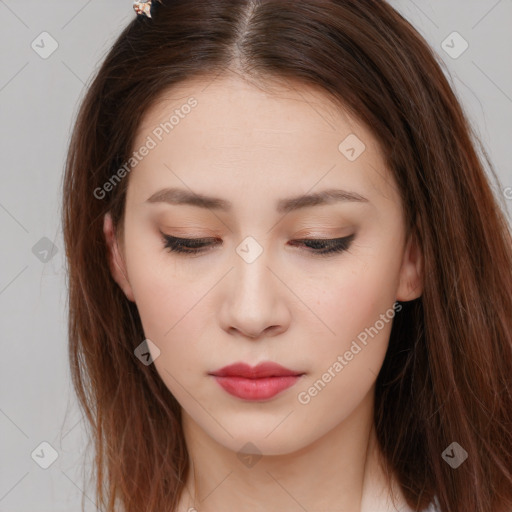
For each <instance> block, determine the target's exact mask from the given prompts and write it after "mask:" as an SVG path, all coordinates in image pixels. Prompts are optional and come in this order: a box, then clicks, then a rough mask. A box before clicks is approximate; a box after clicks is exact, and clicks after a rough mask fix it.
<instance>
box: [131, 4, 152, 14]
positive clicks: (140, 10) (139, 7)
mask: <svg viewBox="0 0 512 512" xmlns="http://www.w3.org/2000/svg"><path fill="white" fill-rule="evenodd" d="M133 10H134V11H135V12H136V13H137V14H145V15H146V16H147V17H148V18H151V0H141V1H140V2H133Z"/></svg>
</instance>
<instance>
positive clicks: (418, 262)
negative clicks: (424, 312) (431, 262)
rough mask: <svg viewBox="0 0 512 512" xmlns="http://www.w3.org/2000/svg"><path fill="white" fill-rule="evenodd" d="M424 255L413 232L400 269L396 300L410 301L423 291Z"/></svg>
mask: <svg viewBox="0 0 512 512" xmlns="http://www.w3.org/2000/svg"><path fill="white" fill-rule="evenodd" d="M422 273H423V255H422V253H421V250H420V247H419V244H418V241H417V238H416V236H415V234H414V233H411V235H410V237H409V240H408V242H407V245H406V248H405V252H404V257H403V261H402V268H401V269H400V284H399V286H398V290H397V297H396V300H398V301H400V302H408V301H411V300H414V299H417V298H418V297H420V296H421V294H422V293H423V276H422Z"/></svg>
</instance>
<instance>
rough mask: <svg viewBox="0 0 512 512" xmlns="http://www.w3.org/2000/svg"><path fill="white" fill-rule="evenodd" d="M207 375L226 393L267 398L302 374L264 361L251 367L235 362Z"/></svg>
mask: <svg viewBox="0 0 512 512" xmlns="http://www.w3.org/2000/svg"><path fill="white" fill-rule="evenodd" d="M209 375H211V376H213V377H214V378H215V380H216V381H217V383H218V384H219V385H220V386H221V387H222V388H223V389H224V391H226V392H227V393H229V394H231V395H233V396H236V397H238V398H241V399H243V400H259V401H261V400H268V399H270V398H272V397H274V396H276V395H277V394H279V393H281V392H282V391H284V390H285V389H288V388H289V387H291V386H293V385H294V384H295V383H296V382H297V380H298V379H299V378H300V377H301V376H302V375H304V373H303V372H298V371H295V370H290V369H288V368H285V367H284V366H281V365H279V364H277V363H272V362H266V363H260V364H259V365H257V366H255V367H251V366H249V365H248V364H245V363H235V364H232V365H229V366H225V367H224V368H221V369H220V370H216V371H214V372H212V373H210V374H209Z"/></svg>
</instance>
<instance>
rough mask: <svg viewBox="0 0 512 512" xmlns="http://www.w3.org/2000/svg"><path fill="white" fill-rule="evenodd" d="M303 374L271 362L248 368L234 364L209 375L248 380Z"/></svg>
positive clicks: (242, 364) (245, 365)
mask: <svg viewBox="0 0 512 512" xmlns="http://www.w3.org/2000/svg"><path fill="white" fill-rule="evenodd" d="M303 374H304V373H303V372H297V371H295V370H290V369H288V368H285V367H284V366H281V365H279V364H277V363H272V362H265V363H260V364H258V365H256V366H254V367H253V366H249V365H248V364H246V363H234V364H230V365H229V366H224V368H221V369H220V370H216V371H214V372H211V373H210V375H215V376H216V377H245V378H248V379H258V378H264V377H283V376H290V375H297V376H298V375H303Z"/></svg>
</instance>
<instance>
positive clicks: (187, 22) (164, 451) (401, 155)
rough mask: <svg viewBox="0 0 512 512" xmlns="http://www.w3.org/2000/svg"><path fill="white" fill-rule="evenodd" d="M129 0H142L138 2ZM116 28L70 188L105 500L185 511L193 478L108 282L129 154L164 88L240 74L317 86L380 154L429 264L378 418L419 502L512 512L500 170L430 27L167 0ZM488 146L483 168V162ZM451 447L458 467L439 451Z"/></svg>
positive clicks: (67, 230) (509, 254) (327, 12)
mask: <svg viewBox="0 0 512 512" xmlns="http://www.w3.org/2000/svg"><path fill="white" fill-rule="evenodd" d="M127 3H128V2H127ZM152 15H153V16H152V18H151V19H150V18H147V17H145V16H142V15H140V16H137V17H135V18H134V19H133V21H131V22H130V23H129V25H128V26H127V27H126V28H125V29H124V30H123V31H122V33H121V35H120V36H119V37H118V39H117V40H116V42H115V44H114V45H113V47H112V49H111V50H110V52H109V53H108V55H107V56H106V58H105V60H104V62H103V63H102V65H101V67H100V69H99V70H98V72H97V73H96V76H95V77H94V79H93V81H92V83H91V84H90V86H89V88H88V91H87V93H86V96H85V98H84V99H83V102H82V104H81V107H80V110H79V112H78V116H77V120H76V125H75V127H74V131H73V134H72V138H71V142H70V147H69V153H68V157H67V162H66V173H65V176H64V181H63V214H62V218H63V229H64V239H65V245H66V255H67V261H68V279H69V285H68V286H69V326H68V328H69V357H70V365H71V371H72V378H73V385H74V386H75V389H76V392H77V395H78V398H79V402H80V405H81V407H83V410H84V411H85V414H86V417H87V420H88V422H89V427H90V428H91V432H90V433H91V438H92V439H93V440H94V443H95V466H94V467H95V470H96V471H95V477H96V479H95V482H96V493H97V500H98V503H99V504H100V505H99V506H100V507H101V508H102V509H105V510H106V511H107V512H113V511H114V510H115V508H116V507H117V506H118V505H122V507H123V510H125V511H126V512H142V511H151V512H155V511H164V510H169V511H173V510H175V508H176V506H177V503H178V501H179V497H180V494H181V492H182V490H183V487H184V481H185V477H186V474H187V470H188V464H189V461H188V452H187V447H186V445H185V441H184V437H183V432H182V429H181V418H180V406H179V404H178V403H177V401H176V399H175V398H174V397H173V396H172V394H171V393H170V392H169V390H168V389H167V388H166V387H165V385H164V384H163V382H162V380H161V379H160V377H159V376H158V374H157V372H156V370H155V368H154V365H150V366H145V365H143V364H141V363H140V361H139V360H138V359H137V358H136V357H135V356H134V349H135V348H136V347H137V346H138V345H139V344H140V343H141V342H142V341H143V340H144V338H145V336H144V332H143V329H142V325H141V321H140V318H139V315H138V311H137V308H136V306H135V304H134V303H132V302H130V301H129V300H128V299H127V298H126V296H125V295H124V293H123V292H122V290H121V289H120V288H119V286H118V285H117V284H116V282H115V281H114V280H113V278H112V275H111V273H110V271H109V266H108V264H107V262H108V253H107V246H106V242H105V239H104V236H103V231H102V229H103V217H104V215H105V213H106V212H111V214H112V218H113V221H114V225H115V226H118V227H119V228H121V227H122V221H123V214H124V204H125V194H126V187H127V183H128V180H129V176H127V177H125V178H124V179H123V180H121V182H120V183H119V184H118V185H117V186H115V187H112V190H110V191H109V192H108V193H106V194H105V196H104V197H103V198H102V199H97V197H96V196H95V195H94V191H95V190H97V189H98V188H101V187H103V185H104V184H105V183H106V182H108V180H109V179H110V178H111V177H112V175H113V174H114V173H115V172H116V170H118V169H119V168H120V166H122V164H123V163H124V162H126V161H127V160H128V158H129V156H130V151H131V150H132V144H133V141H134V135H135V132H136V130H137V128H138V126H139V123H140V121H141V119H142V116H143V115H144V113H145V112H146V111H147V109H148V108H149V107H150V106H151V104H152V102H153V101H154V99H155V98H156V97H157V96H158V95H160V94H162V93H164V92H165V91H167V90H168V89H169V88H170V87H172V86H174V85H176V84H178V83H180V82H183V81H186V80H188V79H192V78H194V77H201V76H205V77H208V76H211V77H213V76H215V75H218V74H220V73H222V72H223V71H225V70H226V69H227V68H228V67H229V68H231V69H236V70H237V72H239V73H241V74H243V75H244V76H247V77H251V78H253V79H256V80H258V81H259V82H260V83H261V85H262V86H263V87H264V86H265V84H266V83H267V85H268V83H270V79H275V80H281V81H282V82H283V83H289V84H290V83H292V82H293V83H294V84H304V85H305V86H314V87H316V88H319V89H320V90H322V91H323V92H324V93H325V95H326V96H328V97H329V98H331V99H333V100H334V101H335V102H337V104H338V105H340V107H342V108H345V109H348V111H349V112H350V113H351V114H352V115H354V116H355V117H356V118H358V119H359V120H360V121H362V122H363V123H364V124H365V125H366V126H367V127H368V128H369V129H370V130H371V132H372V133H373V134H374V136H375V137H376V139H377V140H378V142H379V143H380V145H381V147H382V151H383V155H384V157H385V161H386V164H387V166H388V168H389V169H390V171H391V172H392V174H393V176H394V178H395V180H396V183H397V185H398V188H399V190H400V193H401V197H402V200H403V206H404V212H405V215H406V220H407V228H408V233H409V234H414V236H416V237H417V240H418V242H419V245H420V247H421V250H422V253H423V258H424V288H423V295H422V296H421V297H420V298H418V299H416V300H414V301H412V302H408V303H404V304H402V305H403V308H404V311H403V313H401V314H400V315H397V317H396V318H395V321H394V325H393V329H392V333H391V339H390V344H389V349H388V352H387V355H386V359H385V361H384V364H383V367H382V369H381V372H380V374H379V376H378V379H377V388H376V402H375V418H374V419H375V426H376V432H377V438H378V442H379V445H380V448H381V450H382V453H383V456H384V458H385V461H386V464H387V467H388V468H389V472H390V473H393V474H394V475H396V477H397V478H398V481H399V483H400V486H401V488H402V491H403V493H404V495H405V498H406V500H407V502H408V504H409V506H410V507H412V508H413V509H414V510H422V509H424V508H425V507H426V506H427V505H428V503H430V502H431V501H432V500H433V499H434V497H437V500H438V502H439V507H440V509H441V510H442V511H443V512H469V511H472V512H473V511H479V512H505V511H508V512H509V511H510V510H512V240H511V234H510V227H509V225H508V223H507V219H506V217H505V214H504V209H505V208H504V205H503V204H501V205H500V204H499V202H498V199H497V195H495V194H494V193H493V190H492V188H491V185H490V184H489V181H488V178H489V176H491V175H492V176H493V177H494V180H495V182H496V183H497V184H498V186H499V180H498V177H497V176H496V173H495V171H494V169H493V168H492V164H491V162H490V159H489V157H488V155H487V153H486V152H485V149H484V148H483V147H482V143H481V142H480V141H479V140H478V138H477V136H476V135H475V133H474V131H473V129H472V127H471V126H470V123H469V122H468V120H467V118H466V116H465V113H464V112H463V110H462V108H461V106H460V104H459V102H458V100H457V98H456V96H455V94H454V92H453V91H452V89H451V87H450V85H449V83H448V81H447V78H446V77H445V74H444V73H443V69H442V68H443V63H442V61H441V59H440V58H439V57H438V56H437V55H436V54H435V53H434V52H433V51H432V50H431V49H430V47H429V46H428V44H427V43H426V41H425V40H424V39H423V38H422V36H421V35H420V34H419V33H418V32H417V31H416V30H415V29H414V28H413V27H412V26H411V25H410V24H409V23H408V22H407V21H406V20H405V19H404V18H403V17H402V16H401V15H400V14H399V13H398V12H396V11H395V10H394V9H393V8H391V7H390V6H389V5H388V4H387V3H385V2H384V1H382V0H301V1H295V0H215V1H209V0H194V1H190V0H168V1H167V0H163V1H162V2H159V3H155V2H153V7H152ZM477 145H478V146H479V147H480V149H481V150H482V154H483V155H484V156H485V160H486V162H487V164H488V172H489V176H486V170H485V168H484V165H483V163H482V161H481V160H480V159H479V157H478V156H477V152H476V149H475V148H476V146H477ZM453 442H457V443H458V444H459V445H460V446H461V447H462V448H463V449H464V450H465V451H466V452H467V453H468V458H467V460H465V461H464V463H463V464H461V465H460V466H459V467H458V468H457V469H453V468H452V467H450V465H448V464H447V463H446V462H445V461H444V460H443V457H442V453H443V451H444V450H445V449H446V448H447V447H448V446H449V445H450V444H451V443H453Z"/></svg>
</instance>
